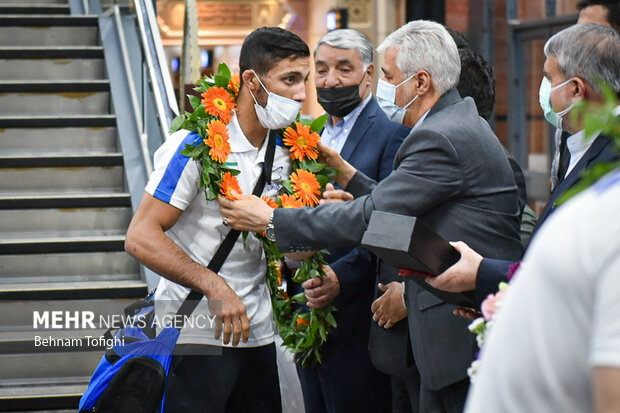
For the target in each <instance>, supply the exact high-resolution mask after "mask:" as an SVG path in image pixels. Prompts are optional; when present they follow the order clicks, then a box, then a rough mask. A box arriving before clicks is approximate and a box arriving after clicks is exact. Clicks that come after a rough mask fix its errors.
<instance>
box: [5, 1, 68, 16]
mask: <svg viewBox="0 0 620 413" xmlns="http://www.w3.org/2000/svg"><path fill="white" fill-rule="evenodd" d="M2 14H71V8H70V7H69V5H68V4H66V2H65V4H20V3H16V2H15V3H2V2H0V15H2Z"/></svg>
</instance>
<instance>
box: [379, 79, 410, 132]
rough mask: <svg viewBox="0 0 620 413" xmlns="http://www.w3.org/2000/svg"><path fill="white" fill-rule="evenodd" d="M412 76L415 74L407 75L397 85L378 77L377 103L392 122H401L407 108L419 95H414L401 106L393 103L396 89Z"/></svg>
mask: <svg viewBox="0 0 620 413" xmlns="http://www.w3.org/2000/svg"><path fill="white" fill-rule="evenodd" d="M414 76H415V75H411V76H409V77H408V78H407V79H405V80H403V81H402V82H400V83H399V84H398V85H393V84H391V83H388V82H386V81H385V80H383V79H379V83H378V84H377V103H378V104H379V106H380V107H381V109H383V111H384V112H385V114H386V115H387V117H388V118H389V119H390V120H392V121H394V122H398V123H403V119H404V118H405V113H406V112H407V108H408V107H409V106H410V105H411V104H412V103H413V102H415V101H416V99H417V98H418V97H419V95H415V97H414V98H413V99H411V100H410V101H409V103H407V104H406V105H405V106H404V107H402V108H401V107H400V106H398V105H397V104H396V103H394V101H395V100H396V89H397V88H399V87H400V86H402V85H403V84H405V83H406V82H407V81H409V80H411V79H412V78H413V77H414Z"/></svg>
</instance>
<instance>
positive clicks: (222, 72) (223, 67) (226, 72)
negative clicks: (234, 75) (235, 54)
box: [217, 63, 231, 84]
mask: <svg viewBox="0 0 620 413" xmlns="http://www.w3.org/2000/svg"><path fill="white" fill-rule="evenodd" d="M217 74H218V75H219V76H222V77H225V78H226V80H227V81H226V84H228V81H230V78H231V73H230V69H229V68H228V65H227V64H226V63H220V64H219V66H218V67H217Z"/></svg>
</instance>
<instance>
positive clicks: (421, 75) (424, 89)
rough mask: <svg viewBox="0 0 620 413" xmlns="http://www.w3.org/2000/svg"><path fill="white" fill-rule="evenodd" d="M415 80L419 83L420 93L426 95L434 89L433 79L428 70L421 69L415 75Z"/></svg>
mask: <svg viewBox="0 0 620 413" xmlns="http://www.w3.org/2000/svg"><path fill="white" fill-rule="evenodd" d="M415 81H416V82H417V83H418V95H420V96H424V95H425V94H427V93H429V92H431V91H432V89H433V79H432V78H431V75H430V74H429V73H428V72H427V71H426V70H420V71H419V72H418V73H416V75H415Z"/></svg>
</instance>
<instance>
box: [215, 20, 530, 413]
mask: <svg viewBox="0 0 620 413" xmlns="http://www.w3.org/2000/svg"><path fill="white" fill-rule="evenodd" d="M378 50H379V51H380V52H385V61H384V64H383V66H382V70H383V73H384V76H383V79H382V80H383V81H384V82H381V84H380V86H379V88H378V91H377V100H378V101H379V102H380V104H381V105H382V107H383V108H384V110H385V111H386V112H387V113H388V114H392V116H391V117H392V119H398V120H401V121H402V122H403V123H405V124H407V125H413V130H412V132H411V134H410V135H409V136H408V137H407V138H406V139H405V140H404V141H403V143H402V145H401V147H400V148H399V150H398V153H397V154H396V159H395V162H394V168H395V169H394V171H392V173H391V174H390V175H389V176H388V177H387V178H385V179H384V180H383V181H381V182H380V183H376V182H374V181H372V180H370V179H369V178H367V177H366V176H365V175H364V174H362V173H360V172H358V171H357V170H355V168H353V167H352V166H351V165H350V164H348V163H347V162H345V161H344V160H342V159H341V158H340V157H339V156H338V155H337V154H336V153H335V151H329V150H327V149H325V150H324V155H325V157H326V158H327V161H328V162H329V163H330V164H332V165H333V166H336V167H338V168H339V169H340V170H341V171H342V173H341V175H340V176H339V177H338V180H337V181H338V183H339V184H340V185H341V186H343V187H344V188H346V190H347V191H348V192H350V193H352V194H353V195H354V196H355V199H354V200H352V201H348V202H342V203H334V204H327V205H321V206H319V207H318V208H314V209H310V208H300V209H289V208H286V209H277V210H275V211H272V210H271V208H269V207H268V206H267V205H266V204H264V203H263V201H261V200H260V199H259V198H256V197H250V196H242V197H241V200H239V201H234V202H233V201H228V200H221V206H220V209H221V211H222V214H223V215H224V216H225V217H226V218H227V219H228V223H229V224H230V225H231V226H232V227H234V228H237V229H244V230H250V231H267V236H268V237H271V238H272V239H274V240H275V241H276V242H277V244H278V247H279V248H280V250H282V251H286V252H303V251H312V250H318V249H321V248H334V247H343V246H349V245H357V244H359V243H360V240H361V239H362V236H363V234H364V231H365V230H366V227H367V225H368V221H369V219H370V215H371V213H372V211H374V210H378V211H387V212H392V213H397V214H404V215H409V216H416V217H418V218H419V219H420V220H422V221H423V222H424V223H426V224H427V225H428V226H430V227H431V228H432V229H433V230H434V231H436V232H437V233H438V234H440V235H441V236H442V237H444V238H446V239H448V240H458V239H467V242H468V244H470V245H472V244H473V245H476V248H477V249H479V250H483V251H485V253H486V254H489V255H491V256H494V257H515V258H517V257H518V256H519V254H520V253H521V244H520V241H519V204H518V200H517V188H516V185H515V182H514V178H513V175H512V171H511V169H510V165H509V163H508V160H507V158H506V156H505V155H504V152H503V150H502V147H501V144H500V143H499V141H498V139H497V138H496V137H495V135H494V134H493V132H492V131H491V129H490V128H489V126H488V124H487V123H486V122H485V121H484V120H483V119H482V118H480V117H479V116H478V112H477V111H476V107H475V104H474V102H473V100H472V99H470V98H466V99H461V97H460V96H459V94H458V92H457V91H456V89H455V87H456V85H457V82H458V79H459V73H460V61H459V55H458V51H457V48H456V45H455V43H454V40H452V38H451V37H450V35H449V34H448V32H447V31H446V29H445V28H444V27H443V26H441V25H439V24H437V23H433V22H428V21H413V22H410V23H408V24H406V25H405V26H403V27H401V28H400V29H398V30H397V31H395V32H394V33H392V34H391V35H390V36H388V38H387V39H386V40H385V41H384V42H383V43H382V45H381V46H380V47H379V49H378ZM403 112H404V113H403ZM386 270H387V269H386ZM381 271H384V268H382V269H381ZM404 299H405V300H404V301H405V304H406V307H407V319H408V324H409V336H410V340H411V346H410V348H411V350H412V357H409V358H407V357H406V355H404V356H402V357H401V356H397V355H395V357H399V359H400V360H403V362H405V361H406V362H408V363H410V364H411V366H412V368H413V370H414V371H415V372H416V374H417V378H416V380H414V379H412V380H410V381H409V382H408V385H409V387H410V388H408V389H407V390H408V393H409V399H410V402H411V410H412V411H414V412H431V411H432V412H460V411H462V408H463V404H464V400H465V395H466V393H467V387H468V384H469V381H468V379H467V367H468V366H469V364H470V362H471V360H472V358H473V355H474V352H475V343H474V340H473V335H472V334H471V333H470V332H469V331H468V330H467V324H468V322H467V320H464V319H462V318H460V317H455V316H454V315H453V314H452V311H453V309H454V308H455V307H454V306H452V305H448V304H446V303H444V302H442V301H441V300H439V299H438V298H436V297H435V296H434V295H432V294H431V293H429V292H428V291H426V290H424V289H422V288H421V287H419V286H418V285H417V284H416V283H414V282H411V281H407V282H406V286H405V297H404ZM387 310H388V309H384V308H382V307H381V306H379V307H378V308H377V309H376V311H375V317H376V318H377V319H378V320H379V322H380V323H381V325H388V326H389V325H391V324H392V323H393V322H394V321H395V320H391V319H390V318H389V317H390V316H389V315H388V311H387ZM386 318H387V319H386ZM406 347H408V346H406V345H403V346H401V348H402V350H403V351H405V350H406Z"/></svg>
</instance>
